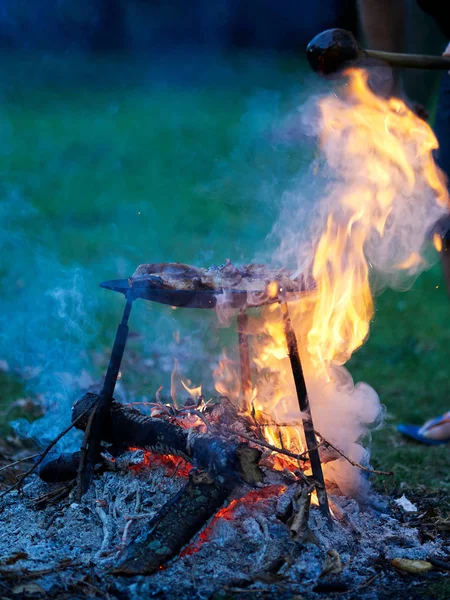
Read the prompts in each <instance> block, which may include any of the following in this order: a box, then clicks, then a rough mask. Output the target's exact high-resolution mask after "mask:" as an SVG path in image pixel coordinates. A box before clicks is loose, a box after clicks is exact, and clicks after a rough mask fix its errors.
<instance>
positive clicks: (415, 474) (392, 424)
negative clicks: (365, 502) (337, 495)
mask: <svg viewBox="0 0 450 600" xmlns="http://www.w3.org/2000/svg"><path fill="white" fill-rule="evenodd" d="M376 307H377V309H376V315H375V318H374V320H373V323H372V328H371V335H370V338H369V340H368V342H367V343H366V344H365V346H364V347H363V348H362V349H360V351H359V352H357V353H356V354H355V355H354V357H353V358H352V360H351V361H350V364H349V368H350V371H351V372H352V374H353V376H354V378H355V379H356V380H362V381H366V382H368V383H369V384H371V385H372V386H373V387H374V388H375V389H376V390H377V392H378V393H379V395H380V399H381V402H382V403H383V404H384V405H385V406H386V409H387V414H386V421H385V424H384V426H383V428H382V429H380V430H379V431H375V432H374V433H373V462H374V465H375V466H377V467H378V468H380V469H384V470H392V471H394V473H395V478H394V479H393V481H389V483H388V485H389V486H392V485H394V486H399V485H400V484H403V485H406V486H407V487H408V488H414V489H416V490H417V489H419V486H421V485H424V486H425V487H426V488H428V490H430V491H435V492H438V491H445V490H449V489H450V474H449V470H448V462H449V457H450V454H449V447H448V446H444V447H425V446H422V445H420V444H415V443H412V442H409V441H407V440H406V439H404V438H402V437H401V436H400V435H399V434H398V433H397V432H396V425H398V423H413V424H422V423H423V422H424V420H425V419H428V418H432V417H434V416H437V415H439V414H441V413H443V412H445V411H447V410H449V408H450V403H449V398H450V378H449V365H450V321H449V317H450V304H449V299H448V297H447V294H446V290H445V284H444V281H443V277H442V273H441V269H440V265H436V266H435V267H434V268H433V269H432V270H431V271H429V272H427V273H424V274H423V275H422V276H421V277H420V278H419V279H418V280H417V281H416V283H415V285H414V287H413V288H412V289H411V290H409V291H407V292H393V291H386V292H385V293H384V294H382V295H381V296H380V297H379V298H378V299H377V302H376ZM385 483H387V482H385ZM379 485H380V488H382V486H383V485H384V484H383V483H381V482H380V483H379Z"/></svg>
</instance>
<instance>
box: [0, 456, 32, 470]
mask: <svg viewBox="0 0 450 600" xmlns="http://www.w3.org/2000/svg"><path fill="white" fill-rule="evenodd" d="M40 454H41V453H40V452H38V453H37V454H32V455H31V456H25V458H21V459H19V460H16V461H14V462H12V463H9V465H5V466H4V467H1V468H0V472H1V471H5V470H6V469H10V468H11V467H15V466H16V465H18V464H20V463H23V462H26V461H27V460H31V459H32V458H36V456H40Z"/></svg>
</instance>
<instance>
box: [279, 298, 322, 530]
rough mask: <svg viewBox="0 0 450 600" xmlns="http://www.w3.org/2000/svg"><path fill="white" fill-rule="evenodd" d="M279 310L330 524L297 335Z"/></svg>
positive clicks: (313, 465) (319, 492)
mask: <svg viewBox="0 0 450 600" xmlns="http://www.w3.org/2000/svg"><path fill="white" fill-rule="evenodd" d="M281 311H282V314H283V320H284V332H285V335H286V343H287V347H288V353H289V359H290V361H291V369H292V374H293V376H294V382H295V389H296V392H297V398H298V404H299V407H300V410H301V411H302V420H303V428H304V431H305V440H306V446H307V449H308V452H309V458H310V462H311V469H312V474H313V477H314V479H315V480H316V481H317V483H318V486H317V497H318V499H319V506H320V509H321V511H322V514H323V515H324V516H325V517H326V518H327V520H328V522H329V523H330V524H331V523H332V520H331V514H330V508H329V506H328V496H327V491H326V488H325V480H324V478H323V471H322V464H321V462H320V456H319V451H318V449H317V440H316V436H315V433H314V424H313V420H312V415H311V409H310V406H309V400H308V392H307V389H306V383H305V377H304V375H303V369H302V363H301V361H300V354H299V351H298V343H297V337H296V335H295V331H294V329H293V327H292V322H291V319H290V317H289V310H288V305H287V304H286V303H285V302H283V303H281Z"/></svg>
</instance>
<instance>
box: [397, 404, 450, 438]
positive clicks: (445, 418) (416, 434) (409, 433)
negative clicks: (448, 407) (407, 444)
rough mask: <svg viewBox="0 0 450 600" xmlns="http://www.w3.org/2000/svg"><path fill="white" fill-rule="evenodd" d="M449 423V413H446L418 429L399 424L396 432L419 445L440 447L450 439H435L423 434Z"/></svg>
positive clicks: (417, 426)
mask: <svg viewBox="0 0 450 600" xmlns="http://www.w3.org/2000/svg"><path fill="white" fill-rule="evenodd" d="M449 421H450V412H447V413H445V414H443V415H441V416H440V417H436V418H435V419H431V421H427V422H426V423H425V425H422V426H421V427H419V425H403V424H400V425H398V426H397V431H399V432H400V433H402V434H403V435H405V436H406V437H408V438H410V439H412V440H415V441H416V442H420V443H421V444H426V445H428V446H442V445H443V444H448V443H449V442H450V437H448V438H443V439H435V438H432V437H429V436H428V435H425V434H426V433H427V432H429V431H430V429H433V428H434V427H437V426H439V425H443V424H444V423H448V422H449Z"/></svg>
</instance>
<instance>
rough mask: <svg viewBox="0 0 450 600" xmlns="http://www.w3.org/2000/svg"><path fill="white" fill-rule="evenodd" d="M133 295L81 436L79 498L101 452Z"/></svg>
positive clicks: (126, 306)
mask: <svg viewBox="0 0 450 600" xmlns="http://www.w3.org/2000/svg"><path fill="white" fill-rule="evenodd" d="M132 305H133V299H130V298H127V302H126V304H125V309H124V312H123V316H122V321H121V323H120V325H119V327H118V328H117V333H116V337H115V340H114V345H113V348H112V351H111V357H110V359H109V365H108V370H107V371H106V375H105V381H104V382H103V387H102V391H101V392H100V398H99V401H98V404H97V407H96V409H95V411H94V413H93V416H92V420H91V422H90V427H88V428H86V432H85V437H84V440H83V447H82V448H83V449H84V450H83V449H82V453H81V460H80V466H79V470H78V477H77V496H78V499H80V498H81V496H82V495H83V494H85V493H86V491H87V490H88V488H89V485H90V483H91V480H92V475H93V472H94V467H95V464H96V462H97V460H98V457H99V455H100V445H101V441H102V439H101V435H102V430H103V427H104V423H105V420H107V419H108V418H109V411H110V408H111V402H112V397H113V394H114V388H115V387H116V383H117V377H118V376H119V371H120V365H121V363H122V358H123V353H124V351H125V345H126V343H127V338H128V318H129V316H130V312H131V307H132Z"/></svg>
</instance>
